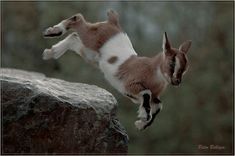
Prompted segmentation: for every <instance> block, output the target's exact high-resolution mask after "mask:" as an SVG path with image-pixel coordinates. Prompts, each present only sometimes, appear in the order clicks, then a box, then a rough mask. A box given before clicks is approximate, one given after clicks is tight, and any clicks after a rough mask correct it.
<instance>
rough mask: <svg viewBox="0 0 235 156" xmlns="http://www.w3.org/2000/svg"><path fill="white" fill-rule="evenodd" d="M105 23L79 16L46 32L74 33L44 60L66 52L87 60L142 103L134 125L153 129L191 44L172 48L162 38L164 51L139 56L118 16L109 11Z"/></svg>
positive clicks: (47, 51) (50, 34)
mask: <svg viewBox="0 0 235 156" xmlns="http://www.w3.org/2000/svg"><path fill="white" fill-rule="evenodd" d="M107 16H108V19H107V21H104V22H97V23H89V22H87V21H86V20H85V19H84V17H83V16H82V15H81V14H76V15H74V16H72V17H71V18H69V19H66V20H63V21H62V22H60V23H59V24H57V25H55V26H53V27H50V28H48V29H46V31H45V32H44V36H45V37H57V36H61V35H63V34H65V33H66V32H67V31H68V30H73V31H75V32H74V33H72V34H70V35H68V36H67V37H66V38H65V39H64V40H62V41H60V42H59V43H57V44H55V45H53V46H52V48H51V49H45V50H44V53H43V59H45V60H47V59H51V58H54V59H58V58H59V57H60V56H62V55H63V54H64V53H65V52H66V51H67V50H72V51H75V52H76V53H77V54H79V55H80V56H81V57H82V58H83V59H84V60H86V61H87V62H89V63H91V64H93V65H95V66H96V67H98V68H99V69H100V70H101V71H102V72H103V73H104V76H105V78H106V79H107V80H108V81H109V82H110V84H111V85H112V86H113V87H114V88H116V89H117V90H118V91H119V92H120V93H121V94H123V95H124V96H126V97H128V98H130V99H131V100H132V101H133V102H134V103H137V104H140V106H139V111H138V118H139V120H137V121H136V122H135V125H136V127H137V128H138V129H139V130H142V129H145V128H146V127H148V126H150V125H151V124H152V122H153V120H154V118H155V117H156V115H157V114H158V113H159V112H160V110H161V108H162V104H161V102H160V100H159V96H160V94H161V93H162V92H163V91H164V90H165V88H166V86H167V84H169V83H171V84H172V85H179V84H180V82H181V78H182V75H183V73H185V71H186V69H187V57H186V53H187V51H188V50H189V48H190V45H191V41H186V42H184V43H183V44H181V46H180V48H179V49H176V48H172V47H171V45H170V42H169V41H168V39H167V34H166V33H165V34H164V36H163V45H162V46H163V52H162V53H160V54H158V55H156V56H154V57H152V58H148V57H138V56H137V53H136V52H135V50H134V48H133V46H132V43H131V41H130V39H129V37H128V36H127V34H126V33H124V32H123V31H122V29H121V27H120V25H119V19H118V14H117V13H116V12H114V11H113V10H109V11H108V12H107Z"/></svg>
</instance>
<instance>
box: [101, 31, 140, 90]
mask: <svg viewBox="0 0 235 156" xmlns="http://www.w3.org/2000/svg"><path fill="white" fill-rule="evenodd" d="M131 55H137V53H136V52H135V50H134V49H133V47H132V44H131V42H130V39H129V37H128V36H127V34H125V33H119V34H117V35H115V36H113V37H112V38H110V39H109V40H108V41H107V42H106V43H105V44H104V45H103V46H102V47H101V48H100V56H101V57H100V60H99V67H100V69H101V71H102V72H103V73H104V76H105V78H106V79H107V80H108V81H109V83H110V84H111V85H112V86H113V87H114V88H115V89H117V90H118V91H119V92H121V93H122V94H123V93H125V89H124V86H123V83H122V82H121V81H120V80H119V79H118V78H116V77H115V74H116V73H117V71H118V69H119V66H120V65H121V64H123V63H124V62H125V61H126V60H127V59H128V58H129V57H130V56H131ZM113 56H116V57H117V61H116V62H115V63H114V64H110V63H108V62H107V60H108V59H109V58H110V57H113Z"/></svg>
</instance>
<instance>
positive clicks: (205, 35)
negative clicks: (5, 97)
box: [1, 1, 233, 154]
mask: <svg viewBox="0 0 235 156" xmlns="http://www.w3.org/2000/svg"><path fill="white" fill-rule="evenodd" d="M109 8H113V9H115V10H116V11H118V12H119V14H120V21H121V25H122V27H123V29H124V30H125V31H126V32H127V33H128V35H129V37H130V39H131V41H132V42H133V46H134V47H135V49H136V51H137V52H138V53H139V55H142V56H143V55H145V56H153V55H155V54H157V53H158V52H160V51H161V42H162V34H163V33H164V32H165V31H167V33H168V36H169V39H170V41H171V43H172V44H173V45H174V46H175V47H177V46H179V45H180V44H181V43H182V42H183V41H184V40H188V39H191V40H192V41H193V44H192V47H191V49H190V51H189V54H188V57H189V60H190V68H189V71H188V73H187V74H186V75H185V77H184V80H183V83H182V86H180V88H174V87H171V86H170V87H169V88H168V89H167V91H166V92H165V93H164V94H163V96H162V97H161V101H163V104H164V105H163V106H164V107H163V111H162V112H161V113H160V114H159V115H158V117H157V119H156V120H155V122H154V123H153V125H152V126H151V127H150V128H148V129H146V130H145V131H141V132H139V131H137V130H136V128H135V127H134V121H135V120H136V111H137V106H136V105H135V104H132V103H131V102H130V101H129V100H128V99H126V98H125V97H123V96H121V95H120V94H119V93H118V92H117V91H116V90H114V89H113V88H112V87H111V86H110V85H108V84H107V82H106V81H105V80H104V78H103V75H102V73H101V72H100V71H98V70H97V69H95V68H93V67H92V66H90V65H87V64H86V63H85V61H83V60H82V59H81V58H80V57H79V56H78V55H76V54H74V53H72V52H68V53H66V54H65V55H64V56H63V57H61V58H60V59H58V60H49V61H43V60H42V59H41V58H42V57H41V55H42V52H43V50H44V49H45V48H49V47H51V46H52V45H53V44H55V43H56V42H58V41H59V40H61V39H62V38H64V37H60V38H58V39H44V38H43V37H42V34H41V32H42V31H43V30H44V29H45V28H47V27H49V26H52V25H55V24H57V23H59V22H60V21H61V20H63V19H65V18H68V17H70V16H72V15H73V14H75V13H78V12H80V13H82V14H83V15H84V16H85V18H86V19H87V20H88V21H91V22H95V21H101V20H105V19H106V10H107V9H109ZM1 21H2V24H1V26H2V29H1V36H2V47H1V50H2V51H1V52H2V58H1V61H2V62H1V65H2V67H11V68H19V69H25V70H31V71H38V72H42V73H45V74H46V75H47V76H49V77H56V78H60V79H65V80H68V81H74V82H82V83H88V84H95V85H98V86H100V87H102V88H105V89H107V90H108V91H110V92H111V93H113V94H114V96H115V97H116V98H117V100H118V102H119V110H118V116H119V119H120V120H121V122H122V124H123V125H124V126H125V128H126V129H127V132H128V134H129V137H130V142H129V153H130V154H134V153H135V154H161V153H162V154H170V153H231V152H232V148H233V98H232V97H233V74H232V73H233V2H118V1H116V2H1ZM211 144H213V145H220V146H224V147H225V149H224V150H200V149H198V145H211Z"/></svg>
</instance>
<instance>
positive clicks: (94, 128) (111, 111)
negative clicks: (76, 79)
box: [0, 69, 128, 154]
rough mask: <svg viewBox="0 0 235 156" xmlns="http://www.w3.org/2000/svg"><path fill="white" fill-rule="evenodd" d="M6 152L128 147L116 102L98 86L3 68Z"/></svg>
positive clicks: (124, 150) (103, 150)
mask: <svg viewBox="0 0 235 156" xmlns="http://www.w3.org/2000/svg"><path fill="white" fill-rule="evenodd" d="M0 71H1V78H0V79H1V105H2V107H1V108H2V144H3V145H2V153H3V154H4V153H5V154H6V153H28V154H34V153H41V154H43V153H59V154H72V153H73V154H82V153H84V154H85V153H86V154H87V153H90V154H92V153H93V154H94V153H97V154H98V153H99V154H101V153H103V154H105V153H109V154H111V153H116V154H117V153H120V154H121V153H127V143H128V136H127V134H126V131H125V130H124V129H123V127H122V126H121V125H120V123H119V121H118V120H117V117H116V111H117V102H116V100H115V98H114V97H113V96H112V95H111V94H110V93H109V92H107V91H106V90H104V89H101V88H98V87H97V86H93V85H87V84H81V83H71V82H66V81H63V80H59V79H53V78H47V77H45V76H44V75H43V74H40V73H35V72H27V71H22V70H15V69H1V70H0Z"/></svg>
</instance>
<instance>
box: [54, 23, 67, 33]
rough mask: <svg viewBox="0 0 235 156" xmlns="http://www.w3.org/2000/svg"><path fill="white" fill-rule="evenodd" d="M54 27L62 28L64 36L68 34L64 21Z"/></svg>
mask: <svg viewBox="0 0 235 156" xmlns="http://www.w3.org/2000/svg"><path fill="white" fill-rule="evenodd" d="M53 27H57V28H60V29H61V31H62V35H64V34H65V33H66V28H65V26H64V21H62V22H60V23H59V24H57V25H54V26H53Z"/></svg>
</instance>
